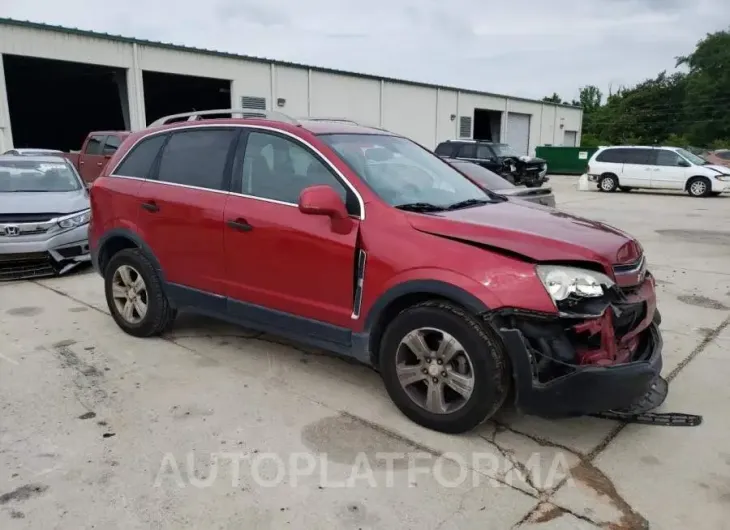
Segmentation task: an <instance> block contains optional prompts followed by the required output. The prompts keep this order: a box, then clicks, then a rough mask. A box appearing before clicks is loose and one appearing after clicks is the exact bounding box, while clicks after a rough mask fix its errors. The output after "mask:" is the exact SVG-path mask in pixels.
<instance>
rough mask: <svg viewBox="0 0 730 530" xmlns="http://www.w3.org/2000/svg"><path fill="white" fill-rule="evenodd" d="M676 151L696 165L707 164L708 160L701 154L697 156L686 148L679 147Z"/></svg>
mask: <svg viewBox="0 0 730 530" xmlns="http://www.w3.org/2000/svg"><path fill="white" fill-rule="evenodd" d="M677 153H679V154H680V155H682V156H683V157H684V158H686V159H687V160H689V161H690V162H692V163H693V164H694V165H696V166H704V165H705V164H709V162H708V161H707V160H705V159H704V158H702V157H701V156H697V155H695V154H693V153H691V152H689V151H687V150H686V149H681V148H680V149H677Z"/></svg>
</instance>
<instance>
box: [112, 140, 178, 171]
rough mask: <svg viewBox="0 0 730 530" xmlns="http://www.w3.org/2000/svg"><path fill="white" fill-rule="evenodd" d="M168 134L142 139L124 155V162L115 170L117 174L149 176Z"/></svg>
mask: <svg viewBox="0 0 730 530" xmlns="http://www.w3.org/2000/svg"><path fill="white" fill-rule="evenodd" d="M167 136H168V135H167V134H157V135H155V136H150V137H149V138H145V139H144V140H142V141H140V142H139V143H138V144H137V145H135V146H134V147H133V148H132V150H131V151H130V152H129V153H128V154H127V156H125V157H124V160H122V163H121V164H119V166H117V168H116V169H115V170H114V174H115V175H119V176H123V177H137V178H140V179H146V178H149V176H150V173H151V171H152V165H153V164H154V162H155V159H156V158H157V154H158V153H159V152H160V149H161V148H162V146H163V145H164V144H165V140H166V139H167Z"/></svg>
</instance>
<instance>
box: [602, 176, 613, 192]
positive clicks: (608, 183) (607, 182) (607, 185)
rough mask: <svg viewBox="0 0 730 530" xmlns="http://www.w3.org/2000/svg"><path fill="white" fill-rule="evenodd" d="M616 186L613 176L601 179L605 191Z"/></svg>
mask: <svg viewBox="0 0 730 530" xmlns="http://www.w3.org/2000/svg"><path fill="white" fill-rule="evenodd" d="M613 188H614V183H613V179H611V178H608V177H607V178H605V179H603V180H602V181H601V189H602V190H603V191H611V190H613Z"/></svg>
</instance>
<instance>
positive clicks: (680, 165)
mask: <svg viewBox="0 0 730 530" xmlns="http://www.w3.org/2000/svg"><path fill="white" fill-rule="evenodd" d="M677 165H678V166H679V167H692V164H690V163H689V162H687V161H686V160H684V159H682V160H680V161H679V162H678V163H677Z"/></svg>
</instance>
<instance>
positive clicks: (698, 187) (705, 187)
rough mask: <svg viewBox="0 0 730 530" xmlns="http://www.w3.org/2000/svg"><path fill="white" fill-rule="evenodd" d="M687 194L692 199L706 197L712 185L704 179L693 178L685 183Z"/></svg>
mask: <svg viewBox="0 0 730 530" xmlns="http://www.w3.org/2000/svg"><path fill="white" fill-rule="evenodd" d="M687 193H689V194H690V196H692V197H707V196H709V195H710V193H712V184H711V183H710V181H709V180H708V179H707V178H705V177H693V178H691V179H690V180H689V182H688V183H687Z"/></svg>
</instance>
